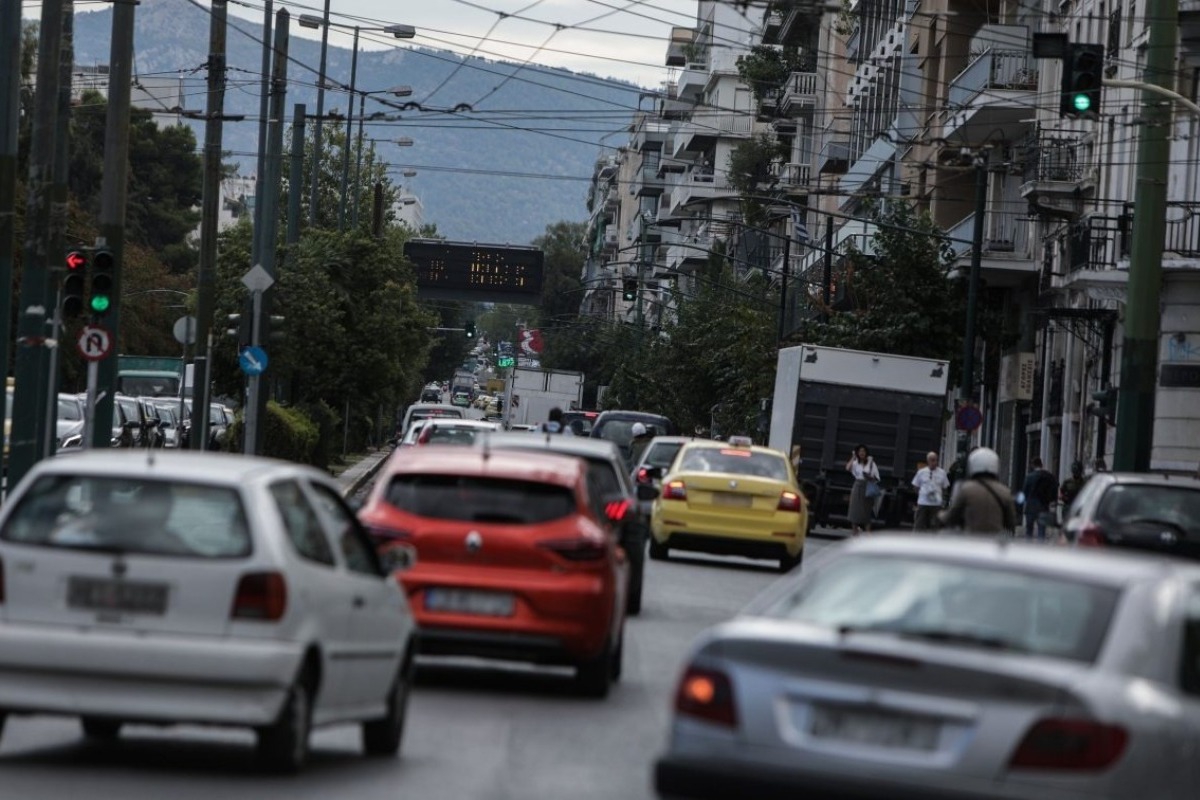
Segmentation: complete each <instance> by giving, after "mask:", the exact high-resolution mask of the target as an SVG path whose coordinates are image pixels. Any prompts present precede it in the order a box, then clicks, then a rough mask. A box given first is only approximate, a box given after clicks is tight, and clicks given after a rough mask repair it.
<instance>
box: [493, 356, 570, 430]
mask: <svg viewBox="0 0 1200 800" xmlns="http://www.w3.org/2000/svg"><path fill="white" fill-rule="evenodd" d="M582 404H583V373H582V372H568V371H566V370H557V369H534V368H532V367H515V368H514V369H513V371H512V376H511V377H510V378H509V380H508V391H507V392H506V394H505V398H504V409H505V418H506V419H507V421H508V423H509V424H510V425H538V424H540V423H543V422H545V421H546V420H547V419H548V418H549V416H550V409H552V408H555V407H556V406H557V407H558V408H561V409H562V410H563V411H569V410H571V409H572V408H581V407H582Z"/></svg>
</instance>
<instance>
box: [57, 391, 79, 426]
mask: <svg viewBox="0 0 1200 800" xmlns="http://www.w3.org/2000/svg"><path fill="white" fill-rule="evenodd" d="M58 418H59V419H61V420H67V421H69V422H78V421H79V420H81V419H83V408H82V406H80V404H79V401H78V400H76V399H75V398H73V397H60V398H58Z"/></svg>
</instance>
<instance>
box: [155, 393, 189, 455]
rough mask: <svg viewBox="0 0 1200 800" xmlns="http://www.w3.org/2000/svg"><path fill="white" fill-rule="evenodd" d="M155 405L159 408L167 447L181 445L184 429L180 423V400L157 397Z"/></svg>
mask: <svg viewBox="0 0 1200 800" xmlns="http://www.w3.org/2000/svg"><path fill="white" fill-rule="evenodd" d="M154 406H155V408H157V409H158V417H159V420H160V422H159V425H158V427H159V430H161V431H162V432H163V436H164V443H163V444H164V446H165V447H179V446H180V442H181V440H182V435H183V431H182V429H181V427H180V425H179V401H178V400H176V399H173V398H161V397H159V398H156V399H155V400H154Z"/></svg>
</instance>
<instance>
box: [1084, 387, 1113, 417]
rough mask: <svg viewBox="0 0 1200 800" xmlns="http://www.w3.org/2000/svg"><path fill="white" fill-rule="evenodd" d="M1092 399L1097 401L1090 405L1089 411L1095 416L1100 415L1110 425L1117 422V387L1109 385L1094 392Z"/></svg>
mask: <svg viewBox="0 0 1200 800" xmlns="http://www.w3.org/2000/svg"><path fill="white" fill-rule="evenodd" d="M1092 399H1093V400H1095V401H1096V402H1095V403H1093V404H1092V405H1089V406H1088V408H1087V412H1088V413H1089V414H1091V415H1093V416H1096V417H1100V418H1101V419H1103V420H1104V421H1105V422H1106V423H1108V424H1109V425H1116V424H1117V390H1116V387H1113V386H1109V387H1108V388H1107V389H1101V390H1100V391H1098V392H1092Z"/></svg>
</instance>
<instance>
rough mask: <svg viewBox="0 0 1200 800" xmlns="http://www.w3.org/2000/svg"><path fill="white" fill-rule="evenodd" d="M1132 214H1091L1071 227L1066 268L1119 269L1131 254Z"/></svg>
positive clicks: (1074, 270)
mask: <svg viewBox="0 0 1200 800" xmlns="http://www.w3.org/2000/svg"><path fill="white" fill-rule="evenodd" d="M1132 223H1133V217H1132V215H1131V214H1125V215H1122V216H1119V217H1103V216H1090V217H1085V218H1084V219H1082V220H1080V221H1079V222H1077V223H1075V224H1074V225H1072V226H1071V228H1070V231H1069V233H1068V235H1067V250H1066V264H1065V267H1066V271H1067V272H1076V271H1078V270H1081V269H1094V270H1106V269H1116V268H1117V262H1118V261H1119V260H1121V259H1122V258H1128V257H1129V245H1130V243H1131V239H1132V237H1131V235H1130V232H1131V231H1132V230H1133V224H1132Z"/></svg>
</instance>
